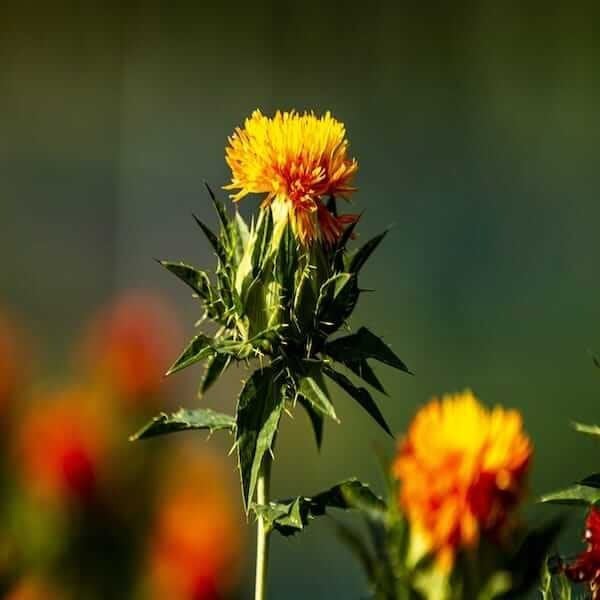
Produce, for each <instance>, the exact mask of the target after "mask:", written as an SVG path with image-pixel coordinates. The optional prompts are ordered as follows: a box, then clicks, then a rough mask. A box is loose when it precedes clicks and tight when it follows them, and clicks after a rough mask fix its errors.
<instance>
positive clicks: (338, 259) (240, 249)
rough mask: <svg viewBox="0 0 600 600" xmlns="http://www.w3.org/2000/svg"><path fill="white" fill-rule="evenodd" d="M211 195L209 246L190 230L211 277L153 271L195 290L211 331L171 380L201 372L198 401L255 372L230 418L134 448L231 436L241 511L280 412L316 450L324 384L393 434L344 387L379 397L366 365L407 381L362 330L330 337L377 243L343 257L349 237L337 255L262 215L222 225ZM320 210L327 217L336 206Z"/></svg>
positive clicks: (188, 414)
mask: <svg viewBox="0 0 600 600" xmlns="http://www.w3.org/2000/svg"><path fill="white" fill-rule="evenodd" d="M209 192H210V189H209ZM210 194H211V198H212V201H213V204H214V206H215V208H216V211H217V215H218V218H219V225H220V228H219V232H218V234H217V233H213V231H211V229H209V228H208V227H207V226H206V225H205V224H204V223H203V222H202V221H200V220H199V219H198V218H196V222H197V223H198V225H199V226H200V228H201V229H202V231H203V232H204V234H205V235H206V237H207V238H208V240H209V242H210V244H211V246H212V248H213V250H214V252H215V254H216V256H217V267H216V270H215V272H214V275H209V274H208V273H207V272H206V271H202V270H199V269H197V268H195V267H193V266H191V265H188V264H185V263H182V262H169V261H160V263H161V264H162V265H163V266H164V267H165V268H166V269H168V270H169V271H170V272H171V273H173V274H174V275H175V276H177V277H178V278H179V279H181V280H182V281H183V282H184V283H186V284H187V285H188V286H189V287H190V288H191V289H192V290H193V292H194V294H195V296H196V297H197V298H198V299H199V300H200V302H201V304H202V306H203V309H204V313H205V317H206V318H207V319H209V320H210V321H212V322H214V323H215V324H216V325H217V326H218V330H217V333H216V335H213V336H211V335H208V334H205V333H198V335H196V336H195V337H194V338H193V339H192V340H191V342H190V343H189V344H188V346H187V347H186V348H185V350H184V351H183V352H182V354H181V356H179V358H178V359H177V360H176V361H175V363H174V364H173V366H172V367H171V368H170V369H169V372H168V374H172V373H176V372H177V371H180V370H181V369H184V368H186V367H189V366H191V365H194V364H196V363H200V362H202V363H204V364H205V365H206V370H205V374H204V377H203V380H202V385H201V393H202V394H203V393H204V392H206V391H207V390H208V389H209V388H210V387H211V386H212V385H213V384H214V383H215V382H216V381H217V380H218V378H219V377H220V376H221V375H222V374H223V373H224V372H225V371H226V370H227V368H228V367H229V366H230V365H231V364H232V363H234V362H243V363H246V364H247V365H249V366H250V365H254V366H255V367H256V370H255V371H254V372H253V373H252V374H251V375H250V376H249V377H248V379H247V381H246V382H245V384H244V386H243V389H242V391H241V393H240V396H239V399H238V404H237V412H236V415H235V417H228V416H227V415H220V414H217V413H213V412H212V411H209V412H207V411H183V412H181V411H180V412H179V413H175V414H174V415H172V416H168V415H160V416H159V417H157V418H156V419H154V421H152V423H150V424H149V425H148V426H147V427H145V428H144V429H143V430H142V432H140V434H138V437H148V436H152V435H160V434H163V433H169V432H172V431H181V430H185V429H205V430H210V431H213V430H216V429H230V430H232V431H233V432H234V435H235V448H236V451H237V455H238V460H239V467H240V473H241V480H242V491H243V498H244V504H245V506H246V508H247V509H249V508H250V506H251V504H252V499H253V497H254V492H255V490H256V484H257V478H258V473H259V470H260V467H261V464H262V461H263V458H264V456H265V454H267V453H272V451H273V445H274V441H275V437H276V433H277V429H278V425H279V421H280V418H281V415H282V413H283V411H284V409H287V408H293V407H295V406H296V405H298V404H299V405H300V406H301V407H302V408H303V409H304V410H306V411H307V413H308V415H309V417H310V420H311V423H312V425H313V428H314V433H315V437H316V440H317V444H318V445H320V444H321V440H322V436H323V421H324V419H325V418H331V419H333V420H335V421H337V420H338V418H337V414H336V410H335V408H334V406H333V403H332V401H331V397H330V394H329V391H328V388H327V384H326V381H330V382H333V383H334V384H336V385H338V386H339V387H340V388H341V389H342V390H344V391H345V392H347V393H348V394H349V395H350V396H351V397H352V398H354V399H355V400H356V401H357V402H358V403H359V404H360V405H361V406H362V407H363V408H364V409H365V410H366V411H367V412H368V413H369V415H371V417H372V418H373V419H375V421H376V422H377V423H378V424H379V425H380V426H381V427H382V428H383V429H384V430H385V431H386V432H388V433H390V429H389V427H388V426H387V424H386V422H385V419H384V417H383V415H382V414H381V412H380V410H379V408H378V406H377V404H376V402H375V400H374V398H373V396H372V395H371V392H370V391H369V390H368V389H367V388H366V387H362V386H359V385H357V384H356V383H354V382H353V381H352V380H351V378H350V376H349V375H350V374H353V375H354V376H356V377H357V378H358V379H359V380H362V381H364V382H365V383H366V384H368V385H369V386H371V387H372V388H373V389H375V390H377V391H379V392H384V389H383V386H382V385H381V383H380V381H379V380H378V379H377V376H376V375H375V373H374V371H373V370H372V368H371V366H370V364H369V361H370V360H375V361H379V362H382V363H384V364H386V365H388V366H391V367H394V368H396V369H399V370H401V371H405V372H408V369H407V367H406V365H405V364H404V363H403V362H402V361H401V360H400V359H399V358H398V357H397V356H396V354H395V353H394V352H393V351H392V350H391V348H390V347H389V346H387V345H386V344H385V343H384V342H383V341H382V340H381V339H380V338H379V337H377V336H376V335H374V334H373V333H371V332H370V331H369V330H368V329H365V328H361V329H359V330H358V331H357V332H356V333H348V332H347V331H346V332H345V333H344V334H340V333H339V332H340V330H342V329H344V328H347V324H348V319H349V317H350V316H351V314H352V312H353V311H354V308H355V307H356V304H357V302H358V300H359V297H360V295H361V288H360V286H359V275H360V271H361V269H362V268H363V266H364V265H365V263H366V262H367V260H368V259H369V257H370V256H371V254H372V253H373V252H374V251H375V249H376V248H377V246H378V245H379V244H380V243H381V241H382V240H383V238H384V237H385V233H383V234H381V235H379V236H377V237H375V238H374V239H372V240H371V241H369V242H367V243H366V244H365V245H364V246H362V247H360V248H359V249H358V250H357V251H355V252H352V253H350V252H348V249H347V246H348V244H349V242H350V240H351V238H352V235H353V231H354V226H352V227H350V228H348V229H347V230H346V232H345V233H344V235H343V236H342V237H341V239H340V240H339V241H338V243H337V244H336V245H334V246H327V245H324V244H321V243H315V244H313V245H311V246H310V247H303V246H301V245H300V244H299V242H298V240H297V239H296V238H295V236H294V234H293V232H292V229H291V227H290V226H289V225H287V223H285V222H283V223H279V222H278V223H275V222H274V221H273V216H272V213H271V211H270V209H266V210H260V212H259V213H258V216H257V217H256V219H255V220H253V221H252V222H251V223H246V221H245V220H244V219H243V218H242V217H241V216H240V214H239V213H237V212H236V213H235V214H234V215H233V216H231V215H230V214H228V212H227V211H226V209H225V207H224V206H223V204H222V203H220V202H219V201H217V200H216V198H215V196H214V194H213V193H212V192H210ZM328 210H330V211H332V212H335V211H336V206H335V201H334V200H333V199H331V200H330V201H329V203H328ZM340 369H342V370H345V371H346V373H344V372H342V371H341V370H340Z"/></svg>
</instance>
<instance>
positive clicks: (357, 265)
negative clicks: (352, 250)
mask: <svg viewBox="0 0 600 600" xmlns="http://www.w3.org/2000/svg"><path fill="white" fill-rule="evenodd" d="M387 234H388V232H387V231H384V232H383V233H380V234H379V235H378V236H375V237H374V238H373V239H372V240H370V241H368V242H367V243H366V244H365V245H364V246H363V247H362V248H360V249H359V250H358V252H357V253H356V254H355V255H354V256H353V257H352V259H351V261H350V267H349V269H348V271H350V272H351V273H358V272H359V271H360V270H361V269H362V268H363V266H364V265H365V263H366V262H367V260H369V257H370V256H371V254H373V252H375V250H376V249H377V247H378V246H379V244H381V242H382V241H383V239H384V238H385V236H386V235H387Z"/></svg>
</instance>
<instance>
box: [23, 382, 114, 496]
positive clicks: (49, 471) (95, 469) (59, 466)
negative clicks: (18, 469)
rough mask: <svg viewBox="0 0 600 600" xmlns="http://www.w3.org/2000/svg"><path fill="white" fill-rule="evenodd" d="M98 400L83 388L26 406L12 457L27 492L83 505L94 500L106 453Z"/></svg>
mask: <svg viewBox="0 0 600 600" xmlns="http://www.w3.org/2000/svg"><path fill="white" fill-rule="evenodd" d="M100 400H101V399H99V398H96V396H95V395H94V394H93V393H92V392H89V391H87V390H85V389H79V388H71V389H66V390H62V391H59V392H57V393H54V394H50V395H48V396H44V397H42V398H40V399H38V401H36V402H34V403H32V405H31V406H30V407H29V409H28V412H27V413H26V414H25V416H24V418H23V419H22V421H21V423H20V425H19V430H18V438H17V452H18V457H19V459H20V462H19V464H20V465H22V471H23V473H22V474H23V478H24V481H25V484H26V485H27V487H28V489H30V490H31V491H32V492H33V493H35V494H36V495H39V496H41V497H42V498H44V499H50V500H58V501H71V500H73V501H76V502H83V503H87V502H91V501H92V500H94V499H95V498H96V496H97V493H98V491H99V490H98V485H99V483H100V479H101V476H102V474H103V472H104V469H105V462H106V459H107V454H108V438H107V434H108V432H107V427H106V425H107V424H106V422H105V420H104V417H103V415H101V414H100V413H99V412H98V408H99V407H100V406H101V404H102V402H100Z"/></svg>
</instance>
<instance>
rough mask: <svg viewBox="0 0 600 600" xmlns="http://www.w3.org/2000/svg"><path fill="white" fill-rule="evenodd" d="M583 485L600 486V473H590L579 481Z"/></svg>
mask: <svg viewBox="0 0 600 600" xmlns="http://www.w3.org/2000/svg"><path fill="white" fill-rule="evenodd" d="M579 483H580V484H581V485H585V486H587V487H592V488H600V473H594V474H593V475H588V476H587V477H586V478H585V479H583V480H582V481H580V482H579Z"/></svg>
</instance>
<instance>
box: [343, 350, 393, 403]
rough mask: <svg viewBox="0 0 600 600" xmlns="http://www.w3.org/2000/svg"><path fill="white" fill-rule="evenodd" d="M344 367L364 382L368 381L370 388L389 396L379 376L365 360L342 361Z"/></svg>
mask: <svg viewBox="0 0 600 600" xmlns="http://www.w3.org/2000/svg"><path fill="white" fill-rule="evenodd" d="M340 362H342V364H343V365H345V366H346V367H348V369H350V370H351V371H352V372H353V373H354V374H355V375H357V376H358V377H360V378H361V379H362V380H363V381H366V382H367V383H368V384H369V385H370V386H372V387H373V388H374V389H376V390H377V391H378V392H381V393H382V394H385V395H386V396H387V395H388V394H387V392H386V391H385V388H384V387H383V385H382V383H381V382H380V381H379V379H378V377H377V375H375V372H374V371H373V369H372V368H371V366H370V365H369V363H368V362H367V361H366V359H363V360H348V361H340Z"/></svg>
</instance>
